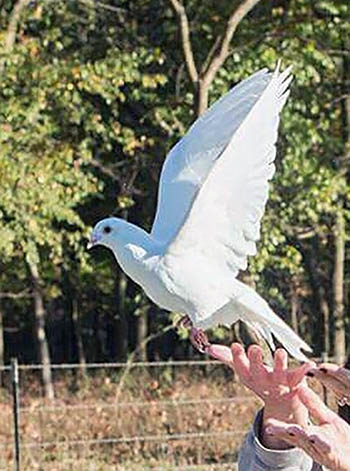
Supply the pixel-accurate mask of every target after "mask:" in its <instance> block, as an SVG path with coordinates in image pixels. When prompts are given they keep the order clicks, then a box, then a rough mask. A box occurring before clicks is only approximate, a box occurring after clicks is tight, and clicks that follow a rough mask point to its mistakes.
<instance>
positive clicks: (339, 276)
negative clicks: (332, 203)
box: [333, 209, 346, 365]
mask: <svg viewBox="0 0 350 471" xmlns="http://www.w3.org/2000/svg"><path fill="white" fill-rule="evenodd" d="M333 234H334V246H335V247H334V248H335V254H334V272H333V296H334V300H333V306H334V313H333V316H334V330H335V331H334V355H335V361H336V363H337V364H338V365H340V364H343V363H344V362H345V356H346V340H345V319H344V260H345V230H344V216H343V213H342V209H339V211H338V213H337V215H336V222H335V225H334V232H333Z"/></svg>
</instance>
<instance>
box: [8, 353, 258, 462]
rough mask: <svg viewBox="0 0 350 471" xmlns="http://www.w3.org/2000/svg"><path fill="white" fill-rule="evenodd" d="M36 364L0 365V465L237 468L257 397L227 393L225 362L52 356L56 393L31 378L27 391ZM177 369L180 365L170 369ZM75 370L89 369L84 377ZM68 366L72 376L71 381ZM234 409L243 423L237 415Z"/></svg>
mask: <svg viewBox="0 0 350 471" xmlns="http://www.w3.org/2000/svg"><path fill="white" fill-rule="evenodd" d="M42 368H43V365H37V364H34V365H18V363H17V361H16V360H14V361H13V362H12V364H11V365H7V366H5V367H2V368H0V371H1V370H2V372H3V373H2V375H3V374H4V373H6V374H7V375H8V380H7V388H6V390H7V396H6V394H4V396H5V400H4V401H1V404H0V422H1V423H0V470H4V471H10V470H11V471H12V470H13V469H14V470H15V471H26V470H29V469H30V470H36V469H37V470H45V471H63V470H71V469H72V470H73V469H84V470H90V469H91V470H93V471H98V470H100V471H109V470H112V469H113V470H114V471H116V470H117V471H124V469H125V470H126V469H128V471H130V470H131V471H141V470H142V471H147V470H148V469H149V470H152V471H156V470H157V469H158V470H160V469H162V471H191V470H193V471H196V470H197V471H210V470H212V471H214V470H216V469H223V470H236V469H237V465H236V460H237V449H238V446H239V444H240V443H241V442H242V440H243V437H244V434H245V433H246V432H247V429H248V427H249V425H250V423H251V416H252V413H254V412H255V411H256V408H257V407H258V402H257V400H256V399H255V398H254V397H253V396H252V395H249V394H248V395H247V394H246V392H245V391H243V393H244V394H242V391H240V393H238V392H237V391H232V390H231V391H228V393H229V394H228V395H227V394H226V395H225V392H226V389H225V388H226V386H225V385H226V384H231V383H232V374H231V372H230V371H229V372H228V370H229V369H228V368H227V367H225V366H224V365H222V364H219V363H218V362H216V361H176V362H174V361H168V362H152V363H148V362H137V363H132V364H130V363H94V364H86V365H84V368H83V369H82V365H81V364H58V365H51V369H52V371H53V372H54V376H55V372H56V373H57V374H58V377H56V378H55V389H59V388H62V385H63V384H64V385H65V387H64V391H63V390H60V391H59V392H58V394H57V397H56V399H55V400H54V401H47V400H46V399H45V398H43V397H42V395H41V392H40V389H39V388H37V389H36V390H35V394H33V390H30V388H32V387H33V386H32V383H33V382H34V383H35V382H36V384H37V385H38V375H37V373H38V371H39V370H41V369H42ZM181 369H182V372H183V375H181V374H179V373H178V372H179V370H181ZM184 369H185V370H186V371H184ZM82 371H85V372H88V373H87V376H85V377H84V376H83V377H82V376H81V375H80V373H81V372H82ZM60 374H61V375H63V376H62V377H59V375H60ZM67 374H68V375H71V376H73V377H74V378H75V379H76V378H77V377H79V378H80V380H81V384H80V386H79V387H74V388H72V384H73V383H72V382H71V383H70V381H69V378H71V376H69V378H68V379H67V376H66V375H67ZM79 375H80V376H79ZM89 375H91V378H92V379H91V378H90V379H89ZM169 376H170V378H169ZM194 377H197V379H198V381H193V378H194ZM202 379H206V381H202ZM86 381H87V383H88V384H87V383H86ZM163 382H165V383H166V384H167V386H166V387H165V388H163V387H162V383H163ZM126 383H128V384H126ZM194 383H196V384H197V386H196V387H197V388H199V396H200V397H198V390H195V389H194V386H193V384H194ZM122 384H123V385H124V391H125V392H124V393H121V387H122ZM206 384H211V385H214V384H215V387H214V386H210V388H207V387H206ZM232 384H233V383H232ZM217 385H219V386H217ZM191 388H192V389H193V390H192V389H191ZM220 388H221V389H220ZM179 389H180V390H179ZM91 390H92V392H91ZM219 390H220V391H219ZM110 391H113V394H112V395H111V394H110ZM213 391H214V394H215V395H216V396H214V397H212V394H213ZM219 392H220V394H222V395H220V396H219V397H218V394H219ZM249 407H250V412H249V411H248V409H249ZM242 411H243V415H244V416H245V417H247V418H246V419H245V420H246V423H244V421H241V420H238V418H239V417H238V416H239V415H240V413H241V412H242ZM248 417H249V418H248Z"/></svg>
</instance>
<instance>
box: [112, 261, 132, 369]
mask: <svg viewBox="0 0 350 471" xmlns="http://www.w3.org/2000/svg"><path fill="white" fill-rule="evenodd" d="M127 285H128V280H127V278H126V275H125V274H124V273H123V272H122V271H121V270H119V272H118V276H117V280H116V291H117V293H118V304H117V313H116V315H115V317H114V318H115V322H114V331H115V335H114V338H115V344H116V349H115V351H116V360H117V361H126V360H127V357H128V337H129V335H128V320H127V313H126V303H125V301H126V289H127Z"/></svg>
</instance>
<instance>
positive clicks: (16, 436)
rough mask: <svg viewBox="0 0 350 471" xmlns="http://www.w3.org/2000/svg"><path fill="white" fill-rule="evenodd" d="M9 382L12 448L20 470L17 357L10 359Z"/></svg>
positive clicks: (16, 466) (17, 470)
mask: <svg viewBox="0 0 350 471" xmlns="http://www.w3.org/2000/svg"><path fill="white" fill-rule="evenodd" d="M11 382H12V396H13V423H14V448H15V463H14V464H15V467H14V469H15V471H20V464H21V455H20V442H19V375H18V361H17V358H12V359H11Z"/></svg>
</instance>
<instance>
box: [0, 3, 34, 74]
mask: <svg viewBox="0 0 350 471" xmlns="http://www.w3.org/2000/svg"><path fill="white" fill-rule="evenodd" d="M29 2H30V0H18V2H17V3H16V4H15V6H14V7H13V10H12V12H11V15H10V20H9V24H8V26H7V32H6V35H5V47H4V52H5V55H8V54H10V53H11V51H12V49H13V46H14V44H15V42H16V34H17V28H18V23H19V21H20V18H21V14H22V11H23V10H24V8H25V7H26V6H27V5H28V4H29ZM4 65H5V58H3V59H1V61H0V73H1V72H2V71H3V69H4Z"/></svg>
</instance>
